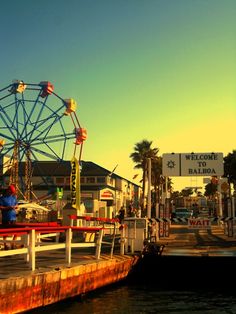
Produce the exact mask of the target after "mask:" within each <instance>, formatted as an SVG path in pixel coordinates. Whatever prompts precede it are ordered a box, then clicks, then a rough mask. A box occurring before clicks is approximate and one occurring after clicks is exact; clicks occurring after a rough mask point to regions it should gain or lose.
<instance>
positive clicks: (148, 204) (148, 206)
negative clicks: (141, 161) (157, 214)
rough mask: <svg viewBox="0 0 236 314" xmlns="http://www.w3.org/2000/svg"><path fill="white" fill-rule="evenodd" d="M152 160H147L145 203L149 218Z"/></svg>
mask: <svg viewBox="0 0 236 314" xmlns="http://www.w3.org/2000/svg"><path fill="white" fill-rule="evenodd" d="M151 172H152V160H151V158H148V201H147V217H148V218H151V178H152V173H151Z"/></svg>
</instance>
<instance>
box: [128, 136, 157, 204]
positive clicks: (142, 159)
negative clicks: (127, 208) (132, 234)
mask: <svg viewBox="0 0 236 314" xmlns="http://www.w3.org/2000/svg"><path fill="white" fill-rule="evenodd" d="M151 146H152V141H148V140H146V139H144V140H142V141H141V142H138V143H136V144H135V146H134V152H133V153H132V154H130V158H132V160H133V162H134V163H135V164H136V165H135V166H134V168H135V169H142V171H143V175H142V177H143V178H142V185H143V194H142V200H141V207H142V209H143V208H144V198H145V181H146V180H145V179H146V176H147V171H148V158H151V159H155V158H157V153H158V152H159V148H152V147H151Z"/></svg>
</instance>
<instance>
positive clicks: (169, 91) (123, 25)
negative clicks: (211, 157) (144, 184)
mask: <svg viewBox="0 0 236 314" xmlns="http://www.w3.org/2000/svg"><path fill="white" fill-rule="evenodd" d="M235 16H236V1H235V0H67V1H65V0H64V1H63V0H50V1H48V0H41V1H40V2H39V1H31V0H24V1H23V2H20V1H16V0H12V1H10V2H9V1H5V0H2V1H1V10H0V29H1V35H0V38H1V49H0V64H1V67H0V71H1V76H0V82H1V84H0V89H1V88H3V87H5V86H7V85H8V84H10V83H11V82H12V80H13V79H19V80H23V81H24V82H30V83H39V82H40V81H50V82H51V83H52V84H53V85H54V88H55V93H57V94H58V95H60V97H62V98H63V99H64V98H73V99H75V100H76V101H77V103H78V109H77V116H78V118H79V121H80V124H81V125H82V126H83V127H85V128H86V129H87V131H88V139H87V140H86V142H85V144H84V147H83V155H82V159H83V160H86V161H93V162H95V163H97V164H99V165H100V166H102V167H104V168H106V169H108V170H113V169H114V167H115V166H116V165H118V166H117V168H116V171H115V172H116V173H117V174H118V175H120V176H122V177H124V178H127V179H129V180H132V178H133V176H134V175H135V174H139V176H138V177H137V178H136V179H135V180H134V182H135V183H137V184H140V183H139V180H140V179H141V174H140V172H139V171H137V170H135V169H134V166H135V164H134V163H133V162H132V160H131V158H130V157H129V156H130V154H131V153H132V152H133V149H134V145H135V144H136V143H138V142H140V141H142V140H143V139H147V140H149V141H152V142H153V147H157V148H159V155H160V156H162V154H163V153H172V152H175V153H189V152H195V153H197V152H222V153H223V154H224V156H225V155H227V154H228V153H229V152H232V150H233V149H236V144H235V128H236V19H235ZM65 123H68V120H67V121H65ZM67 153H68V156H67V158H68V160H70V159H71V157H72V155H73V145H72V148H71V150H68V152H67ZM173 182H174V188H175V189H179V190H180V189H182V188H184V187H186V186H199V185H202V178H199V177H198V178H197V177H191V178H190V177H187V178H186V177H181V178H180V177H176V178H173Z"/></svg>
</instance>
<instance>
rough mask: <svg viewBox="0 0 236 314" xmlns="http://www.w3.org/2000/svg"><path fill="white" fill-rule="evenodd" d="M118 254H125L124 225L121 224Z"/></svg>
mask: <svg viewBox="0 0 236 314" xmlns="http://www.w3.org/2000/svg"><path fill="white" fill-rule="evenodd" d="M121 228H122V229H121V237H120V254H121V255H125V226H124V225H121Z"/></svg>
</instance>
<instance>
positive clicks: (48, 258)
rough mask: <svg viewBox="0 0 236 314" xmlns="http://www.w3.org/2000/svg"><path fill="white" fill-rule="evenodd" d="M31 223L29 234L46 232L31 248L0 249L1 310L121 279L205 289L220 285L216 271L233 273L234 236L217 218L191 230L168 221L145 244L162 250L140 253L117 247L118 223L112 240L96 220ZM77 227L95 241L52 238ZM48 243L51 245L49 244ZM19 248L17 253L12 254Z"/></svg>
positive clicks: (18, 309)
mask: <svg viewBox="0 0 236 314" xmlns="http://www.w3.org/2000/svg"><path fill="white" fill-rule="evenodd" d="M135 226H136V224H135ZM137 227H138V224H137ZM34 228H35V232H33V234H38V235H39V234H41V235H43V234H44V236H45V237H44V238H41V239H39V237H38V242H37V241H36V242H35V243H34V241H32V240H30V241H28V242H29V245H31V246H32V243H34V245H35V247H34V249H32V247H30V246H29V247H27V245H26V244H25V245H24V248H18V249H14V250H7V251H1V255H2V257H1V258H0V269H1V272H0V298H1V302H0V313H21V312H25V311H27V310H31V309H35V308H38V307H43V306H46V305H49V304H53V303H56V302H59V301H62V300H65V299H68V298H71V297H74V296H79V295H83V294H85V293H88V292H90V291H93V290H96V289H98V288H100V287H104V286H108V285H110V284H114V283H116V282H119V281H121V280H124V279H128V280H130V281H132V280H138V281H139V282H140V281H142V280H144V282H145V281H147V280H148V281H150V280H155V281H156V282H158V286H159V287H160V288H168V287H170V286H174V287H175V288H177V289H179V288H181V287H182V288H183V287H184V288H185V289H188V287H192V286H193V287H200V288H202V289H204V287H206V285H209V283H211V284H212V286H213V287H214V288H216V287H219V286H220V284H219V283H220V280H219V279H220V277H222V278H224V279H225V283H226V284H227V280H226V278H234V277H236V276H234V265H235V262H236V250H235V244H236V241H235V238H234V237H229V236H227V235H226V234H225V232H224V228H223V226H221V225H219V224H214V225H212V226H211V229H210V230H191V229H188V227H187V225H186V224H172V225H171V226H170V235H169V237H167V238H161V239H160V240H159V241H157V242H155V243H154V242H153V243H152V242H148V245H154V246H157V247H163V251H162V252H161V254H158V255H156V256H155V255H153V254H150V256H148V255H142V254H141V252H140V251H136V250H134V252H131V250H130V249H132V248H134V249H135V244H134V246H133V245H131V246H129V247H127V246H125V248H124V247H123V248H122V249H121V247H122V246H123V245H124V243H122V235H123V236H124V238H125V234H124V233H122V230H120V229H119V228H118V229H119V230H120V233H115V235H116V236H117V238H116V239H115V242H114V246H112V243H113V241H112V239H114V238H113V235H114V234H113V233H112V232H111V228H110V229H108V230H109V233H108V232H107V231H108V230H106V232H105V234H106V235H105V236H104V237H102V238H100V240H99V235H100V236H101V230H102V229H101V228H100V227H96V226H94V227H93V228H91V227H86V228H87V229H86V228H85V227H72V226H64V227H58V229H56V227H46V226H44V227H41V229H37V227H34ZM49 228H52V229H51V230H50V235H51V236H52V231H53V232H54V235H53V236H54V240H53V241H52V240H51V241H50V243H48V242H47V238H46V235H48V234H49V233H48V234H46V235H45V232H46V231H47V232H49ZM28 229H30V228H27V227H26V228H25V232H26V233H28V232H29V237H32V231H30V230H28ZM68 230H70V231H68ZM116 230H117V229H116ZM79 231H81V232H82V233H83V234H84V233H91V232H94V233H97V241H95V242H94V239H93V240H92V241H88V242H86V241H85V242H83V243H81V242H79V241H78V243H77V241H76V239H74V240H72V241H71V242H70V241H69V239H73V237H71V236H69V237H68V236H67V240H66V241H63V242H62V243H60V241H59V242H57V240H56V239H58V237H57V236H56V233H58V232H59V233H60V232H63V233H65V234H68V233H69V234H70V232H77V233H78V232H79ZM143 231H145V230H143ZM12 232H13V233H14V232H16V231H12ZM21 233H22V229H21ZM132 234H135V235H136V236H137V234H138V233H137V232H136V230H135V232H132ZM65 236H66V235H65ZM36 238H37V237H36ZM87 238H88V237H84V239H87ZM89 238H90V237H89ZM90 239H91V238H90ZM126 240H127V241H131V242H130V243H132V241H133V240H134V241H135V239H134V238H132V239H126ZM24 241H25V240H24ZM28 242H27V243H28ZM25 243H26V242H25ZM126 243H127V242H126ZM15 244H16V243H15ZM49 246H54V248H53V247H51V248H50V249H49ZM17 250H19V253H21V254H13V253H14V251H15V253H16V252H17ZM22 250H23V251H22ZM11 252H12V253H11ZM27 252H28V253H27ZM32 252H35V254H36V255H35V258H33V260H34V261H35V264H34V267H33V270H32V265H33V263H32V261H31V262H30V260H31V259H32ZM122 252H123V253H124V254H122ZM111 253H112V254H111ZM4 255H5V256H4ZM225 274H226V275H227V276H225Z"/></svg>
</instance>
